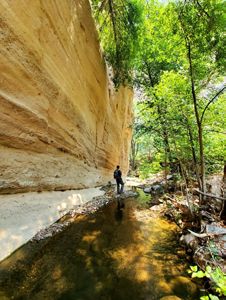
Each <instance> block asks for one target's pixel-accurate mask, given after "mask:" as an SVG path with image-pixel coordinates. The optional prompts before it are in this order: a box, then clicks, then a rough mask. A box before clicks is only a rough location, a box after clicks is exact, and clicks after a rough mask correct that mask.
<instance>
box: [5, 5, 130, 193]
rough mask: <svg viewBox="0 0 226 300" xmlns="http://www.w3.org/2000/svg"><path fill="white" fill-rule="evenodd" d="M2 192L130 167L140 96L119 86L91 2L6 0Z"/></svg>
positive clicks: (78, 184) (78, 183) (85, 183)
mask: <svg viewBox="0 0 226 300" xmlns="http://www.w3.org/2000/svg"><path fill="white" fill-rule="evenodd" d="M0 15H1V35H0V36H1V42H0V43H1V47H0V61H1V64H0V71H1V79H0V157H1V159H0V193H14V192H22V191H35V190H44V189H46V190H57V189H59V190H61V189H62V190H63V189H70V188H83V187H91V186H96V185H100V184H103V183H106V182H107V181H108V180H109V179H112V172H113V169H114V167H115V165H117V164H120V165H121V167H122V170H123V172H124V174H125V173H126V171H127V168H128V159H127V158H128V150H129V143H130V136H131V126H130V125H131V102H132V91H131V90H129V89H128V88H120V89H119V91H118V92H116V91H114V89H113V88H112V83H111V82H110V80H109V78H108V75H107V73H108V71H107V68H106V65H105V62H104V59H103V56H102V54H101V51H100V47H99V42H98V39H97V32H96V29H95V25H94V21H93V19H92V17H91V8H90V4H89V2H88V0H76V1H74V0H65V1H57V0H49V1H38V0H37V1H29V0H24V1H20V0H14V1H10V0H1V1H0Z"/></svg>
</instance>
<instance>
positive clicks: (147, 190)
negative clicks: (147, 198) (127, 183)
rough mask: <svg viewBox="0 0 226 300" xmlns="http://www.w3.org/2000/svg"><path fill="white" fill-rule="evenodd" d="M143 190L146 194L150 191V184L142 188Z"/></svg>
mask: <svg viewBox="0 0 226 300" xmlns="http://www.w3.org/2000/svg"><path fill="white" fill-rule="evenodd" d="M144 192H145V193H147V194H150V193H151V186H149V187H146V188H144Z"/></svg>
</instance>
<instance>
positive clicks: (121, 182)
mask: <svg viewBox="0 0 226 300" xmlns="http://www.w3.org/2000/svg"><path fill="white" fill-rule="evenodd" d="M120 184H121V189H120V194H121V193H123V189H124V182H123V181H122V179H121V180H120Z"/></svg>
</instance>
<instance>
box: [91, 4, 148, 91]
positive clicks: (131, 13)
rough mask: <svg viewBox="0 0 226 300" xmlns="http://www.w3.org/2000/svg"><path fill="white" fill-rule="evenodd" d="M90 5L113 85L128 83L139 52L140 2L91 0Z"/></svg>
mask: <svg viewBox="0 0 226 300" xmlns="http://www.w3.org/2000/svg"><path fill="white" fill-rule="evenodd" d="M92 6H93V11H94V17H95V20H96V22H97V25H98V27H97V28H98V32H99V36H100V41H101V44H102V47H103V49H104V52H105V57H106V59H107V61H108V62H109V64H110V65H111V66H112V67H113V71H114V78H113V81H114V83H115V86H116V87H118V86H119V85H120V84H127V85H128V84H130V83H131V81H132V70H133V69H134V63H135V60H136V57H137V55H138V52H139V51H138V50H139V33H140V28H141V27H142V12H143V9H142V4H141V2H140V1H138V0H102V1H99V0H92Z"/></svg>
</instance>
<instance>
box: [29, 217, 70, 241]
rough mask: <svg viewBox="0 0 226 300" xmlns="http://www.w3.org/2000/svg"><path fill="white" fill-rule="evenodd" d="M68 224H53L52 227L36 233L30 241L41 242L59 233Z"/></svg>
mask: <svg viewBox="0 0 226 300" xmlns="http://www.w3.org/2000/svg"><path fill="white" fill-rule="evenodd" d="M69 224H70V222H64V223H54V224H53V225H51V226H49V227H47V228H45V229H42V230H40V231H39V232H37V233H36V235H35V236H34V237H33V238H32V239H31V241H41V240H44V239H46V238H49V237H52V236H54V235H55V234H57V233H58V232H61V231H62V230H63V229H64V228H65V227H66V226H68V225H69Z"/></svg>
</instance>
